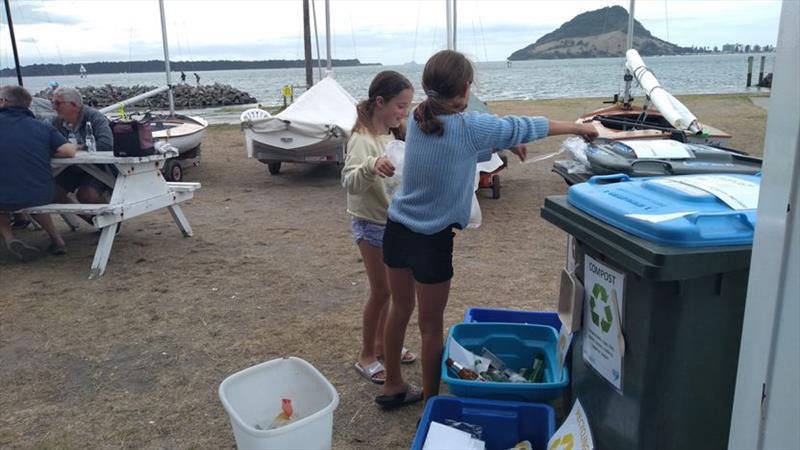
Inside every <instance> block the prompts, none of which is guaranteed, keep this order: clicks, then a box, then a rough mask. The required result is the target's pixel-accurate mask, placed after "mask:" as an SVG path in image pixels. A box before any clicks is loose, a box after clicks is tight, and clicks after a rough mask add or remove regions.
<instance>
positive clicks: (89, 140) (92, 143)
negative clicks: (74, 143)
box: [86, 121, 97, 153]
mask: <svg viewBox="0 0 800 450" xmlns="http://www.w3.org/2000/svg"><path fill="white" fill-rule="evenodd" d="M86 150H87V151H88V152H89V153H94V152H96V151H97V141H96V140H95V139H94V130H93V129H92V123H91V122H89V121H87V122H86Z"/></svg>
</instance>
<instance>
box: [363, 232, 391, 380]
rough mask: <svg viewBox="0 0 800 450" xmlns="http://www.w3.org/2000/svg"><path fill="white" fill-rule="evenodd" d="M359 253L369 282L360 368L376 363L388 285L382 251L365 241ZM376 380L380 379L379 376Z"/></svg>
mask: <svg viewBox="0 0 800 450" xmlns="http://www.w3.org/2000/svg"><path fill="white" fill-rule="evenodd" d="M358 249H359V250H360V251H361V258H362V259H363V260H364V267H365V268H366V269H367V279H368V280H369V299H367V304H366V305H364V315H363V318H362V324H361V337H362V345H361V355H360V356H359V363H360V364H361V367H367V366H368V365H370V364H372V363H374V362H375V361H376V359H377V358H376V353H375V342H376V340H378V339H381V338H382V336H383V335H382V333H383V324H382V323H381V322H382V316H383V315H384V313H383V311H385V310H386V308H387V307H388V305H389V295H390V291H389V283H388V280H387V279H386V278H387V277H386V268H385V266H384V265H383V249H381V248H378V247H375V246H372V245H370V244H368V243H367V242H366V241H361V242H359V243H358ZM376 378H378V379H380V378H382V377H381V376H380V375H378V376H376Z"/></svg>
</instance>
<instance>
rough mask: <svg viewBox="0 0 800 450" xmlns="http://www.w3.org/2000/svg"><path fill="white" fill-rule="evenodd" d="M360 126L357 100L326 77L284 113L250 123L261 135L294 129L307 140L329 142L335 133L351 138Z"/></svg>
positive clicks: (334, 81) (293, 130)
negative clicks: (340, 132)
mask: <svg viewBox="0 0 800 450" xmlns="http://www.w3.org/2000/svg"><path fill="white" fill-rule="evenodd" d="M355 123H356V100H355V99H354V98H353V96H351V95H350V94H349V93H348V92H347V91H345V90H344V88H342V86H340V85H339V83H337V82H336V80H334V79H333V78H331V77H326V78H324V79H323V80H322V81H320V82H319V83H317V84H315V85H314V86H313V87H311V89H309V90H308V91H306V92H305V93H304V94H303V95H301V96H300V97H299V98H298V99H297V100H296V101H295V102H294V103H292V104H291V105H289V107H288V108H286V109H285V110H283V111H281V112H280V113H278V114H276V115H274V116H272V117H267V118H264V119H258V120H252V121H249V123H248V124H247V126H249V127H250V128H251V129H252V130H253V131H255V132H257V133H270V132H274V131H279V130H285V129H287V128H288V129H290V130H291V131H292V132H294V133H297V134H299V135H303V136H309V137H312V138H318V139H320V140H322V139H325V138H327V137H328V136H329V135H330V134H331V130H333V129H337V128H338V129H339V130H341V131H343V132H344V134H346V135H349V134H350V130H352V129H353V126H354V125H355Z"/></svg>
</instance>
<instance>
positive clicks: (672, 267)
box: [541, 176, 758, 450]
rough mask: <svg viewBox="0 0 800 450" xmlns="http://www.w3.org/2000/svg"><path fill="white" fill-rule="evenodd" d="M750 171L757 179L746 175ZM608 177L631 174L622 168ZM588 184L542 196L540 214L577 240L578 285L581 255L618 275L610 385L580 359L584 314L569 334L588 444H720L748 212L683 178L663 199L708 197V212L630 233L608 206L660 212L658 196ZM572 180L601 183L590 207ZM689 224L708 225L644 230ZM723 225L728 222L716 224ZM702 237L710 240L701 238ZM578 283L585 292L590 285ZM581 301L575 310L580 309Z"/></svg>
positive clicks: (729, 394) (746, 253) (732, 371)
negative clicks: (620, 349)
mask: <svg viewBox="0 0 800 450" xmlns="http://www.w3.org/2000/svg"><path fill="white" fill-rule="evenodd" d="M732 177H734V178H735V177H736V176H732ZM673 178H676V179H677V178H681V177H673ZM729 178H730V177H729ZM654 180H656V179H650V181H654ZM753 180H758V177H750V181H753ZM618 181H620V183H617V184H621V182H628V183H631V184H632V183H633V182H634V180H632V179H630V178H628V177H621V178H620V179H619V180H618ZM729 181H730V180H729ZM635 182H636V183H639V182H645V180H637V181H635ZM756 182H757V181H756ZM591 184H595V183H592V182H591V181H590V183H583V184H580V185H577V186H573V187H572V188H570V192H569V199H568V197H567V196H555V197H548V198H547V199H546V200H545V205H544V207H543V208H542V210H541V215H542V217H543V218H544V219H545V220H547V221H549V222H551V223H553V224H555V225H556V226H558V227H559V228H561V229H562V230H564V231H565V232H567V233H568V234H571V235H572V236H574V238H575V240H576V242H577V244H576V245H578V246H579V249H578V250H579V251H578V252H577V261H576V262H577V268H576V271H575V272H576V276H577V278H578V279H580V280H581V281H582V282H584V283H585V278H586V277H585V276H584V269H583V266H584V261H585V259H586V255H588V256H591V258H593V259H594V260H595V261H600V262H602V263H603V264H606V265H608V266H609V267H612V268H615V269H616V270H618V271H619V272H622V273H623V274H624V275H625V281H624V299H625V300H624V305H623V306H621V314H620V315H621V317H622V319H621V322H620V323H621V324H622V334H623V335H624V348H625V352H624V357H623V360H622V365H621V368H622V385H621V389H619V390H618V389H617V388H615V387H614V386H612V384H611V383H609V382H608V381H607V379H606V378H603V377H602V376H601V375H600V374H599V372H597V371H595V370H594V368H592V367H591V366H590V365H589V364H588V363H587V362H586V361H585V360H584V358H583V346H584V343H585V342H584V338H585V334H586V333H587V332H588V331H586V330H585V328H586V321H587V316H586V315H584V316H583V317H584V321H583V323H584V325H583V326H584V330H583V331H579V332H578V335H576V337H575V338H574V339H573V343H574V344H573V345H575V348H573V351H572V394H573V396H574V397H577V398H579V399H580V401H581V404H582V405H583V407H584V408H585V410H586V414H587V417H588V420H589V424H590V426H591V429H592V434H593V436H594V439H595V444H596V447H597V448H598V449H600V450H625V449H676V450H690V449H725V448H727V442H728V433H729V428H730V418H731V411H732V407H733V394H734V389H735V383H736V370H737V365H738V356H739V342H740V338H741V330H742V319H743V315H744V306H745V297H746V292H747V279H748V273H749V266H750V253H751V244H750V243H751V242H752V227H753V226H754V223H755V211H754V210H752V209H751V210H732V209H730V208H729V207H728V206H727V205H726V204H724V203H722V202H721V201H716V199H714V201H712V200H711V199H709V198H708V197H709V196H710V197H713V196H711V194H709V193H706V195H705V196H704V195H701V193H698V192H694V191H692V189H691V188H690V187H686V188H685V189H684V191H683V192H680V189H679V190H678V191H676V193H677V194H678V196H679V197H680V196H682V195H683V196H686V197H685V198H682V199H679V201H677V202H676V203H677V204H678V206H675V205H672V206H673V211H672V212H675V209H678V210H680V209H681V208H685V207H686V204H682V203H681V202H682V201H684V200H685V201H686V202H687V203H688V204H690V205H691V202H692V201H695V202H696V203H695V204H694V205H693V206H698V205H702V204H706V203H707V204H708V205H711V204H713V205H714V206H713V208H711V209H712V210H711V211H708V212H707V213H703V212H700V213H695V214H696V215H694V216H692V215H691V214H689V215H686V216H680V217H677V218H675V219H670V220H665V221H662V222H661V223H655V224H649V223H648V224H647V226H644V228H645V229H647V231H646V232H640V231H639V230H638V229H637V227H638V225H634V226H633V227H632V228H631V227H629V225H626V222H625V221H626V220H630V219H629V218H626V217H625V216H626V215H629V212H627V211H624V212H625V214H617V215H614V214H613V213H612V212H610V211H611V210H613V209H614V207H615V205H616V206H619V202H622V203H627V204H629V206H632V207H633V208H634V209H636V208H643V209H644V210H649V211H650V212H655V213H664V210H659V209H658V208H657V206H658V205H662V206H663V205H664V204H666V203H667V202H666V201H664V199H663V198H662V197H658V195H656V194H654V193H653V192H649V191H647V189H644V190H643V192H640V193H638V194H637V193H636V189H628V190H627V191H625V190H622V191H620V190H617V191H614V190H613V189H610V188H609V186H607V185H595V186H590V185H591ZM669 185H670V183H669V182H667V183H663V182H661V183H658V186H657V187H658V189H662V191H663V192H666V189H663V188H665V186H667V187H668V186H669ZM579 187H581V189H583V187H585V188H587V189H585V190H583V192H584V193H585V192H587V191H588V190H590V189H597V190H600V189H605V191H604V192H603V193H601V194H602V195H600V200H599V201H598V202H597V203H596V204H595V205H594V206H595V208H593V207H592V205H591V204H589V207H586V206H587V203H586V202H585V200H586V198H583V199H582V200H581V199H580V198H578V199H577V200H576V199H575V197H576V195H574V194H576V193H575V192H573V191H574V190H575V189H576V188H579ZM623 187H625V186H623ZM663 192H662V193H663ZM756 193H757V191H756ZM756 198H757V195H756ZM576 205H578V206H580V207H577V206H576ZM654 205H655V206H654ZM708 205H706V206H708ZM648 208H650V209H648ZM726 208H727V209H726ZM587 210H588V211H589V212H587ZM727 210H729V211H730V214H729V215H728V213H727V212H726V211H727ZM605 214H607V215H608V217H604V215H605ZM729 216H730V217H729ZM669 222H676V223H673V224H670V223H669ZM683 222H685V223H683ZM704 222H707V223H705V224H704ZM612 224H614V225H616V226H614V225H612ZM697 224H701V225H704V226H707V227H706V228H707V229H706V230H701V231H699V232H698V234H697V235H696V236H694V238H697V239H694V238H692V237H691V236H688V235H690V234H691V232H690V231H687V230H683V231H681V232H677V233H675V232H674V231H675V230H674V229H673V230H671V233H672V234H670V233H666V237H665V238H664V239H659V238H658V236H655V235H653V234H652V233H653V229H656V228H658V227H665V226H666V227H667V228H680V227H681V226H684V225H685V226H688V227H690V228H691V227H693V226H694V227H695V228H696V227H697ZM726 227H729V228H733V229H732V230H728V231H729V232H727V233H726V232H725V231H724V229H725V228H726ZM621 228H627V229H628V231H627V232H626V231H623V230H622V229H621ZM695 231H697V230H695ZM748 231H749V241H750V242H747V240H748ZM648 233H651V234H648ZM636 234H638V235H639V236H637V235H636ZM640 236H647V238H644V237H640ZM654 236H655V237H654ZM681 237H684V238H685V239H681ZM703 239H707V240H708V241H709V242H710V243H711V245H705V246H703V245H702V243H703ZM654 240H660V241H661V242H654ZM587 276H588V275H587ZM585 289H586V291H587V299H588V296H589V295H591V294H590V292H591V291H592V286H585ZM587 299H585V300H584V305H583V308H584V311H585V310H586V308H588V307H589V302H588V300H587ZM591 320H594V318H592V319H591Z"/></svg>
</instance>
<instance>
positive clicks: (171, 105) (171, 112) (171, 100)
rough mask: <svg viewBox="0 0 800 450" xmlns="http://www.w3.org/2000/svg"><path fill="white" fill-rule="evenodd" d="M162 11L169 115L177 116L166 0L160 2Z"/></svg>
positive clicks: (162, 37) (159, 5)
mask: <svg viewBox="0 0 800 450" xmlns="http://www.w3.org/2000/svg"><path fill="white" fill-rule="evenodd" d="M158 7H159V9H160V10H161V39H162V40H163V41H164V67H165V68H166V71H167V87H169V90H168V91H167V99H169V115H170V116H174V115H175V99H174V98H173V97H172V72H170V69H169V46H168V45H167V22H166V20H165V19H164V0H158Z"/></svg>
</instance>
